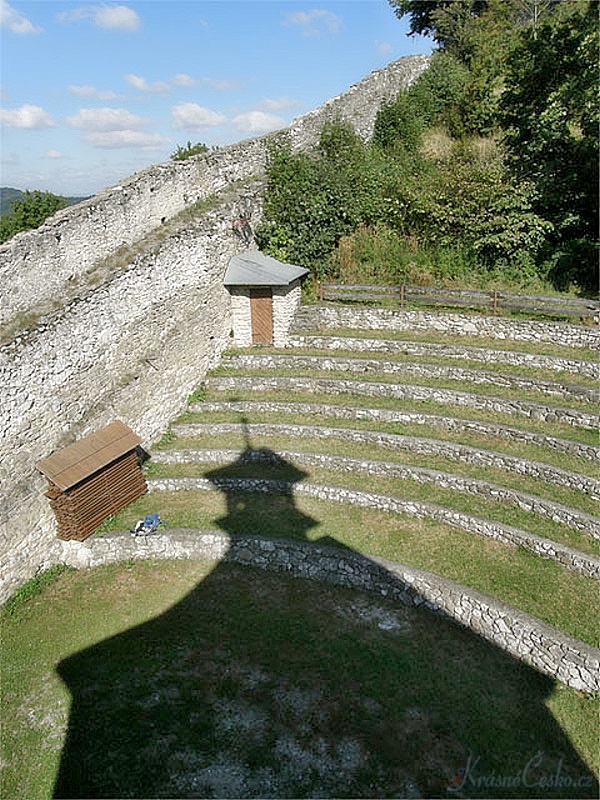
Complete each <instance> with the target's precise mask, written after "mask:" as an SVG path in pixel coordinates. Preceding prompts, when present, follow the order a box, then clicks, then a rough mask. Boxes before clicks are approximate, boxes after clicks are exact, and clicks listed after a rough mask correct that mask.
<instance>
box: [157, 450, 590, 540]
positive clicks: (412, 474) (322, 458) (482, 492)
mask: <svg viewBox="0 0 600 800" xmlns="http://www.w3.org/2000/svg"><path fill="white" fill-rule="evenodd" d="M282 458H283V459H285V460H286V461H288V462H290V463H291V464H294V465H298V466H302V467H320V468H323V469H331V470H337V471H340V472H363V473H366V474H368V475H381V476H383V477H393V478H398V479H400V480H413V481H416V482H417V483H433V484H435V485H436V487H438V488H439V489H453V490H455V491H458V492H468V493H469V494H473V495H477V496H479V497H485V498H486V499H490V500H495V501H497V502H500V503H505V504H509V505H512V506H514V507H516V508H520V509H521V510H523V511H528V512H532V513H534V514H537V515H539V516H542V517H546V518H547V519H551V520H553V521H555V522H560V523H562V524H563V525H567V526H569V527H571V528H573V529H575V530H578V531H582V532H583V533H587V534H588V535H590V536H592V537H593V538H595V539H600V519H598V518H597V517H593V516H592V515H591V514H585V513H584V512H583V511H577V510H576V509H573V508H568V507H567V506H563V505H560V504H559V503H554V502H552V501H551V500H546V499H545V498H542V497H537V496H536V495H532V494H526V493H524V492H518V491H516V490H514V489H509V488H507V487H506V486H500V485H499V484H497V483H490V482H489V481H481V480H476V479H475V478H464V477H462V476H461V475H453V474H452V473H449V472H441V471H439V470H433V469H424V468H423V467H413V466H409V465H406V464H398V463H395V462H390V461H372V460H366V459H360V458H349V457H347V456H331V455H326V454H323V453H305V452H298V451H295V450H281V449H279V448H278V449H277V452H276V453H274V452H273V451H272V450H267V449H264V448H263V449H245V450H242V449H237V450H234V449H229V448H227V449H225V448H221V449H216V448H201V449H200V448H199V449H195V450H188V449H186V450H158V451H157V452H155V453H153V454H152V462H153V463H155V464H232V463H234V462H235V463H236V464H253V463H266V464H277V463H279V462H280V460H281V459H282Z"/></svg>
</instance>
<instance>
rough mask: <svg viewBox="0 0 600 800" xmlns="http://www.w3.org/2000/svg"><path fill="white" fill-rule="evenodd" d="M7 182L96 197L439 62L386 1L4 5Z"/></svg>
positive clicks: (62, 0) (3, 178) (66, 0)
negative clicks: (392, 64) (411, 63)
mask: <svg viewBox="0 0 600 800" xmlns="http://www.w3.org/2000/svg"><path fill="white" fill-rule="evenodd" d="M0 21H1V31H0V34H1V37H2V38H1V46H2V55H1V73H0V80H1V88H0V91H1V102H2V110H1V112H0V113H1V122H2V140H1V158H2V162H1V165H2V170H1V175H0V183H1V185H3V186H14V187H16V188H19V189H42V190H46V191H51V192H54V193H56V194H64V195H87V194H94V193H96V192H97V191H99V190H100V189H102V188H103V187H106V186H111V185H113V184H115V183H118V182H119V180H122V179H123V178H125V177H127V176H128V175H131V174H133V173H134V172H137V171H139V170H140V169H143V168H144V167H146V166H148V165H150V164H154V163H159V162H164V161H167V160H168V159H169V156H170V154H171V153H172V152H173V151H174V150H175V149H176V147H177V145H178V144H185V143H186V142H187V141H188V140H190V141H192V142H198V141H201V142H205V143H206V144H208V145H223V144H227V143H229V142H235V141H239V140H240V139H245V138H248V137H251V136H256V135H260V134H261V133H265V132H266V131H268V130H276V129H278V128H281V127H285V126H286V125H288V124H289V123H290V122H291V120H292V119H294V117H297V116H299V115H300V114H304V113H305V112H307V111H310V110H311V109H313V108H316V107H318V106H319V105H321V103H323V102H324V101H325V100H328V99H329V98H330V97H333V96H335V95H336V94H340V93H341V92H343V91H345V90H346V89H348V88H349V87H350V86H351V85H352V84H353V83H355V82H356V81H358V80H360V79H361V78H362V77H364V76H365V75H367V74H368V73H369V72H371V71H372V70H374V69H377V68H379V67H382V66H384V65H385V64H386V63H388V62H389V61H393V60H395V59H396V58H400V56H403V55H410V54H414V53H428V52H430V49H431V43H430V41H429V40H426V39H422V38H420V37H409V36H407V35H406V31H407V27H408V23H407V21H406V20H402V21H399V20H398V19H397V18H396V17H395V16H394V13H393V11H392V9H391V8H390V6H389V5H388V3H387V2H386V0H334V1H333V2H319V0H317V1H316V2H310V0H140V1H139V2H127V1H126V0H122V1H120V0H117V1H116V2H91V3H86V2H80V1H79V0H38V1H37V2H28V1H27V2H20V0H14V1H13V0H11V2H10V3H9V2H6V0H0Z"/></svg>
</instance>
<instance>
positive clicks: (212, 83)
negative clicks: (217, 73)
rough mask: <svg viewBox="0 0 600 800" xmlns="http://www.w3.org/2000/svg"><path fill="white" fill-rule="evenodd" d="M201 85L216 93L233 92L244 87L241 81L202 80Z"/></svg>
mask: <svg viewBox="0 0 600 800" xmlns="http://www.w3.org/2000/svg"><path fill="white" fill-rule="evenodd" d="M202 83H203V84H204V85H205V86H208V87H209V88H210V89H216V90H217V91H218V92H235V91H237V90H238V89H242V88H243V86H244V84H243V83H242V82H241V81H228V80H219V79H214V78H202Z"/></svg>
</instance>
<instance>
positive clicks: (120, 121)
mask: <svg viewBox="0 0 600 800" xmlns="http://www.w3.org/2000/svg"><path fill="white" fill-rule="evenodd" d="M147 123H148V120H146V119H144V118H143V117H139V116H138V115H137V114H132V113H131V111H128V110H127V109H126V108H80V109H79V111H78V112H77V114H75V116H74V117H67V125H69V126H70V127H71V128H77V129H79V130H82V131H105V132H106V131H126V130H139V129H140V128H143V127H145V126H146V125H147Z"/></svg>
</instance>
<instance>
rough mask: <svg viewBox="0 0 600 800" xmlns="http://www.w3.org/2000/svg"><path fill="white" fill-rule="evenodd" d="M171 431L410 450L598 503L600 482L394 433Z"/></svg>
mask: <svg viewBox="0 0 600 800" xmlns="http://www.w3.org/2000/svg"><path fill="white" fill-rule="evenodd" d="M171 430H172V431H173V433H174V434H175V435H176V436H179V437H181V438H186V437H198V436H221V435H227V434H236V435H238V436H248V435H249V436H286V437H290V436H292V437H297V438H298V439H306V438H307V437H309V438H314V439H323V440H327V439H338V440H341V441H347V442H353V443H355V444H370V445H377V446H380V447H388V448H391V449H394V450H409V451H411V452H414V453H419V454H421V455H427V456H442V457H444V458H452V459H456V460H458V461H464V462H465V463H469V464H480V465H481V466H486V467H495V468H497V469H504V470H507V471H508V472H516V473H517V474H519V475H529V476H531V477H533V478H538V479H539V480H543V481H546V482H547V483H552V484H556V485H558V486H564V487H567V488H570V489H574V490H576V491H580V492H584V493H585V494H589V495H591V496H592V497H593V498H595V499H600V481H598V480H596V479H594V478H590V477H588V476H587V475H580V474H579V473H577V472H569V471H567V470H564V469H560V468H559V467H553V466H551V465H549V464H543V463H541V462H539V461H529V460H528V459H525V458H518V457H517V456H510V455H506V454H505V453H499V452H496V451H493V450H480V449H477V448H475V447H468V446H467V445H461V444H454V443H453V442H444V441H440V440H439V439H427V438H421V437H416V436H402V435H401V434H396V433H382V432H380V431H363V430H355V429H352V428H325V427H321V426H317V425H269V424H263V423H251V424H239V423H235V422H221V423H190V424H178V425H173V426H172V427H171Z"/></svg>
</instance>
